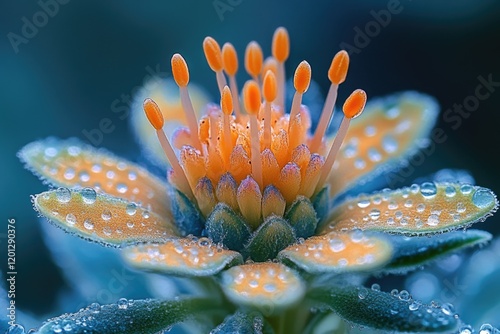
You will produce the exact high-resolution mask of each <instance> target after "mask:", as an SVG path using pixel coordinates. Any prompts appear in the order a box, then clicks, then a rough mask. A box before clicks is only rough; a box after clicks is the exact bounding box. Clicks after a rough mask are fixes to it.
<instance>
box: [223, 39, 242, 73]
mask: <svg viewBox="0 0 500 334" xmlns="http://www.w3.org/2000/svg"><path fill="white" fill-rule="evenodd" d="M222 60H223V63H224V71H226V73H227V74H228V75H235V74H236V72H237V71H238V56H237V54H236V50H235V49H234V46H233V44H231V43H225V44H224V45H223V46H222Z"/></svg>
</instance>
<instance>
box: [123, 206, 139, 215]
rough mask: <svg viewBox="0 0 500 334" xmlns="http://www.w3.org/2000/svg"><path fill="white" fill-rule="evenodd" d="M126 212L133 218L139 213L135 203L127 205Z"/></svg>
mask: <svg viewBox="0 0 500 334" xmlns="http://www.w3.org/2000/svg"><path fill="white" fill-rule="evenodd" d="M125 211H126V212H127V214H128V215H129V216H133V215H135V213H136V212H137V205H136V204H135V203H129V204H127V207H126V209H125Z"/></svg>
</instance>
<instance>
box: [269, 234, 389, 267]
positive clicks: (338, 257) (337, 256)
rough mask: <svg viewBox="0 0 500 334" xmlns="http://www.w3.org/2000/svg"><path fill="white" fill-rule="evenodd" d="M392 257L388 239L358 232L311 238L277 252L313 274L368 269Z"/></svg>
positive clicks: (283, 258)
mask: <svg viewBox="0 0 500 334" xmlns="http://www.w3.org/2000/svg"><path fill="white" fill-rule="evenodd" d="M391 256H392V247H391V245H390V244H389V242H387V241H385V240H384V239H381V238H380V237H376V236H371V235H365V234H363V233H362V232H361V231H355V232H351V233H336V232H332V233H329V234H325V235H321V236H315V237H311V238H308V239H307V240H305V241H304V242H303V243H300V244H295V245H291V246H288V247H287V248H285V249H284V250H282V251H281V252H280V254H279V255H278V257H279V258H280V259H281V260H282V261H286V262H288V261H291V262H292V263H294V264H295V265H297V266H298V267H299V268H301V269H303V270H305V271H307V272H309V273H314V274H319V273H326V272H336V273H342V272H355V271H356V272H357V271H370V270H373V269H374V268H377V267H381V266H383V265H385V264H386V263H387V262H388V261H389V260H390V259H391Z"/></svg>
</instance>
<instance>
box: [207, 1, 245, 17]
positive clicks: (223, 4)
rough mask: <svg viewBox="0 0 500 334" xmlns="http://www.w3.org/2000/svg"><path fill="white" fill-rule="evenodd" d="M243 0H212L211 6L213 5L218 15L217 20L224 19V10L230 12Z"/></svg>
mask: <svg viewBox="0 0 500 334" xmlns="http://www.w3.org/2000/svg"><path fill="white" fill-rule="evenodd" d="M242 2H243V0H213V1H212V6H214V9H215V12H216V13H217V16H218V17H219V20H221V22H222V21H224V14H225V13H226V12H232V11H233V10H234V9H235V8H236V7H237V6H239V5H241V3H242Z"/></svg>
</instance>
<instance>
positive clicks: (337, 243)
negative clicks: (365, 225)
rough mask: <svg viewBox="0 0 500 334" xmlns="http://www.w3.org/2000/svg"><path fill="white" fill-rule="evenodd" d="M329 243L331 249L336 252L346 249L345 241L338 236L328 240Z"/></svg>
mask: <svg viewBox="0 0 500 334" xmlns="http://www.w3.org/2000/svg"><path fill="white" fill-rule="evenodd" d="M328 243H329V245H330V249H331V250H332V251H333V252H335V253H337V252H340V251H343V250H344V249H345V244H344V242H343V241H342V240H340V239H338V238H332V239H330V240H329V241H328Z"/></svg>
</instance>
